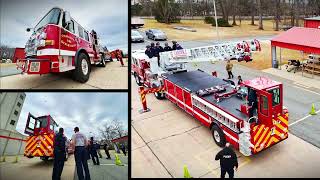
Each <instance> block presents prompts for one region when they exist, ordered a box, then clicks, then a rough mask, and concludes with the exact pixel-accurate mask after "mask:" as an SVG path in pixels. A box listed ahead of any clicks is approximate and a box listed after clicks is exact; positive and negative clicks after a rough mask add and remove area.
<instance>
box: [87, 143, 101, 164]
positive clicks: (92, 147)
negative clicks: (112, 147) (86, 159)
mask: <svg viewBox="0 0 320 180" xmlns="http://www.w3.org/2000/svg"><path fill="white" fill-rule="evenodd" d="M89 150H90V155H91V158H92V161H93V164H94V165H100V162H99V158H98V154H97V146H96V144H95V143H94V141H93V137H91V138H90V145H89Z"/></svg>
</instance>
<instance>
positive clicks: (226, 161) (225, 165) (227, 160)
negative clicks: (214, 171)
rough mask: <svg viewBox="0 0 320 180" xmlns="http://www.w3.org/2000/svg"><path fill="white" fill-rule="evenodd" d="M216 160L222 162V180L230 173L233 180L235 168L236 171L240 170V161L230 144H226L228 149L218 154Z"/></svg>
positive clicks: (225, 148)
mask: <svg viewBox="0 0 320 180" xmlns="http://www.w3.org/2000/svg"><path fill="white" fill-rule="evenodd" d="M215 160H216V161H217V160H220V169H221V178H224V177H225V175H226V173H228V175H229V178H233V176H234V170H233V168H235V170H237V169H238V159H237V155H236V153H235V152H234V151H233V150H232V149H231V147H230V144H229V143H226V147H224V148H223V149H222V150H221V151H220V152H218V154H217V155H216V158H215Z"/></svg>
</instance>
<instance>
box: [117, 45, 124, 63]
mask: <svg viewBox="0 0 320 180" xmlns="http://www.w3.org/2000/svg"><path fill="white" fill-rule="evenodd" d="M116 56H117V60H118V61H120V63H121V66H124V64H123V60H122V52H121V50H119V49H118V50H117V54H116Z"/></svg>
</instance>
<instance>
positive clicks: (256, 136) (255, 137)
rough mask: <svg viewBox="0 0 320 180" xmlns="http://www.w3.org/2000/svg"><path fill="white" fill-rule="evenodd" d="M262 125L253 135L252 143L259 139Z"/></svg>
mask: <svg viewBox="0 0 320 180" xmlns="http://www.w3.org/2000/svg"><path fill="white" fill-rule="evenodd" d="M263 128H264V125H263V124H262V125H261V126H260V128H259V130H258V132H257V133H256V134H255V135H254V138H253V141H254V142H256V139H257V138H258V137H259V135H260V133H261V131H262V130H263Z"/></svg>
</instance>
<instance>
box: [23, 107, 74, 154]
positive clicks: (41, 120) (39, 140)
mask: <svg viewBox="0 0 320 180" xmlns="http://www.w3.org/2000/svg"><path fill="white" fill-rule="evenodd" d="M58 130H59V125H58V124H57V123H56V122H55V121H54V120H53V118H52V117H51V116H50V115H45V116H39V117H35V116H33V115H32V114H31V113H29V114H28V119H27V123H26V127H25V131H24V133H25V134H28V135H29V137H28V138H27V143H26V147H25V150H24V156H26V157H28V158H33V157H40V159H42V160H48V159H49V158H53V157H54V154H53V150H54V137H55V134H56V133H58ZM66 144H68V143H67V142H66ZM66 148H67V146H66ZM66 152H68V151H66ZM67 158H68V153H66V159H67Z"/></svg>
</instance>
